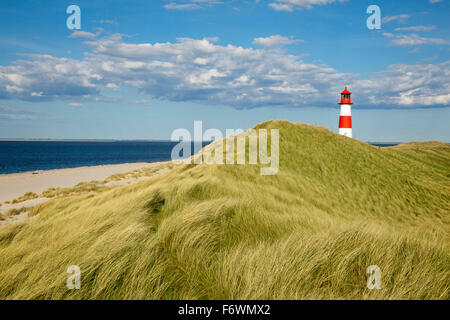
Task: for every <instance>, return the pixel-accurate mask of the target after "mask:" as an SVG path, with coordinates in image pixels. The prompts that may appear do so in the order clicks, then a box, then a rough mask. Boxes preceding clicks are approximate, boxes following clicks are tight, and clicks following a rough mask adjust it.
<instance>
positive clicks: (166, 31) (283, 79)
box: [0, 0, 450, 142]
mask: <svg viewBox="0 0 450 320" xmlns="http://www.w3.org/2000/svg"><path fill="white" fill-rule="evenodd" d="M71 4H76V5H78V6H79V7H80V9H81V30H69V29H68V28H67V27H66V20H67V18H68V17H69V14H67V13H66V8H67V7H68V6H69V5H71ZM372 4H375V5H378V6H379V7H380V9H381V17H382V24H381V29H380V30H376V29H375V30H369V29H368V28H367V26H366V20H367V18H368V17H369V16H370V14H367V13H366V9H367V7H368V6H369V5H372ZM448 12H450V5H449V2H448V0H442V1H438V0H417V1H398V0H397V1H360V0H358V1H356V0H348V1H335V0H278V1H276V0H267V1H263V0H260V1H250V0H248V1H245V0H244V1H227V0H222V1H218V0H196V1H194V0H191V1H188V0H186V1H182V0H173V1H150V0H147V1H142V0H141V1H130V0H128V1H114V0H113V1H111V0H109V1H97V0H90V1H84V0H80V1H57V2H50V1H36V0H33V1H23V0H16V1H4V2H2V5H1V6H0V26H1V28H0V49H1V50H0V138H97V139H168V138H170V135H171V133H172V131H173V130H175V129H177V128H187V129H189V130H192V127H193V121H194V120H203V122H204V125H203V127H204V128H211V127H214V128H219V129H221V130H225V129H226V128H243V129H246V128H249V127H252V126H253V125H255V124H256V123H258V122H261V121H265V120H269V119H286V120H290V121H300V122H305V123H312V124H317V125H322V126H325V127H327V128H329V129H330V130H334V131H336V130H337V125H338V115H339V110H338V105H337V104H336V101H337V96H338V93H339V92H340V91H341V90H343V88H344V86H345V85H348V86H349V88H350V90H351V91H353V93H354V97H353V98H354V100H355V105H354V108H353V131H354V137H356V138H357V139H360V140H363V141H425V140H441V141H446V142H450V129H449V123H450V121H449V120H450V108H449V107H450V80H449V79H450V59H449V54H450V37H449V36H448V35H449V34H450V32H449V31H450V23H449V20H448Z"/></svg>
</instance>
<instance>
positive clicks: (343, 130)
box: [338, 87, 353, 138]
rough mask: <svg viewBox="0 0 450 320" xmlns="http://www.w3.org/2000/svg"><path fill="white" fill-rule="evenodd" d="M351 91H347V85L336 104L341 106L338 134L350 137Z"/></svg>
mask: <svg viewBox="0 0 450 320" xmlns="http://www.w3.org/2000/svg"><path fill="white" fill-rule="evenodd" d="M351 97H352V93H351V92H350V91H348V89H347V87H345V90H344V91H342V92H341V99H340V100H339V101H338V104H339V105H340V106H341V113H340V117H339V134H340V135H343V136H347V137H349V138H351V137H352V104H353V101H352V98H351Z"/></svg>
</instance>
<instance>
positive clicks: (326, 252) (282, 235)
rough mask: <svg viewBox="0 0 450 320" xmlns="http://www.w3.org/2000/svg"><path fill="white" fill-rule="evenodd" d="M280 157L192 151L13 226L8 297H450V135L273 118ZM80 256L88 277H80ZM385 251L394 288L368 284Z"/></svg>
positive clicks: (4, 262) (7, 254) (6, 266)
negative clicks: (391, 139)
mask: <svg viewBox="0 0 450 320" xmlns="http://www.w3.org/2000/svg"><path fill="white" fill-rule="evenodd" d="M256 128H266V129H272V128H273V129H279V130H280V171H279V173H278V174H277V175H274V176H261V175H260V168H259V167H258V166H252V165H219V166H217V165H215V166H209V165H197V166H194V165H182V166H177V167H174V168H173V169H171V170H169V171H168V172H166V173H163V174H160V175H158V176H153V177H149V178H145V179H142V180H139V181H137V182H134V183H132V184H129V185H126V186H120V187H115V188H111V189H110V190H105V191H102V192H95V191H94V192H91V193H87V194H74V195H68V196H64V197H60V198H56V199H53V200H51V201H49V202H47V203H45V204H42V205H39V206H37V207H35V208H33V210H32V211H31V215H36V217H35V219H31V220H29V221H26V222H21V223H16V224H9V225H7V226H5V227H2V228H0V298H1V299H449V288H450V253H449V252H450V251H449V247H450V245H449V244H450V242H449V235H450V233H449V231H450V230H449V223H450V220H449V211H450V208H449V204H450V147H449V146H448V145H446V144H443V143H432V144H412V145H403V146H399V147H394V148H385V149H382V148H377V147H373V146H370V145H367V144H364V143H362V142H359V141H357V140H354V139H348V138H346V137H342V136H338V135H336V134H334V133H332V132H330V131H328V130H326V129H324V128H318V127H313V126H309V125H302V124H298V123H295V124H293V123H289V122H284V121H271V122H266V123H263V124H260V125H258V126H257V127H256ZM70 265H78V266H80V268H81V289H80V290H68V289H67V287H66V280H67V277H68V276H69V275H68V274H67V273H66V270H67V268H68V267H69V266H70ZM370 265H378V266H379V267H380V268H381V271H382V288H381V289H380V290H369V289H367V287H366V279H367V275H366V269H367V267H368V266H370Z"/></svg>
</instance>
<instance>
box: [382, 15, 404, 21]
mask: <svg viewBox="0 0 450 320" xmlns="http://www.w3.org/2000/svg"><path fill="white" fill-rule="evenodd" d="M409 18H410V16H409V15H408V14H399V15H396V16H387V17H384V18H383V19H381V21H382V22H384V23H388V22H392V21H398V22H405V21H406V20H407V19H409Z"/></svg>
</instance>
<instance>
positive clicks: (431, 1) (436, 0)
mask: <svg viewBox="0 0 450 320" xmlns="http://www.w3.org/2000/svg"><path fill="white" fill-rule="evenodd" d="M442 1H444V0H430V3H438V2H442Z"/></svg>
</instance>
